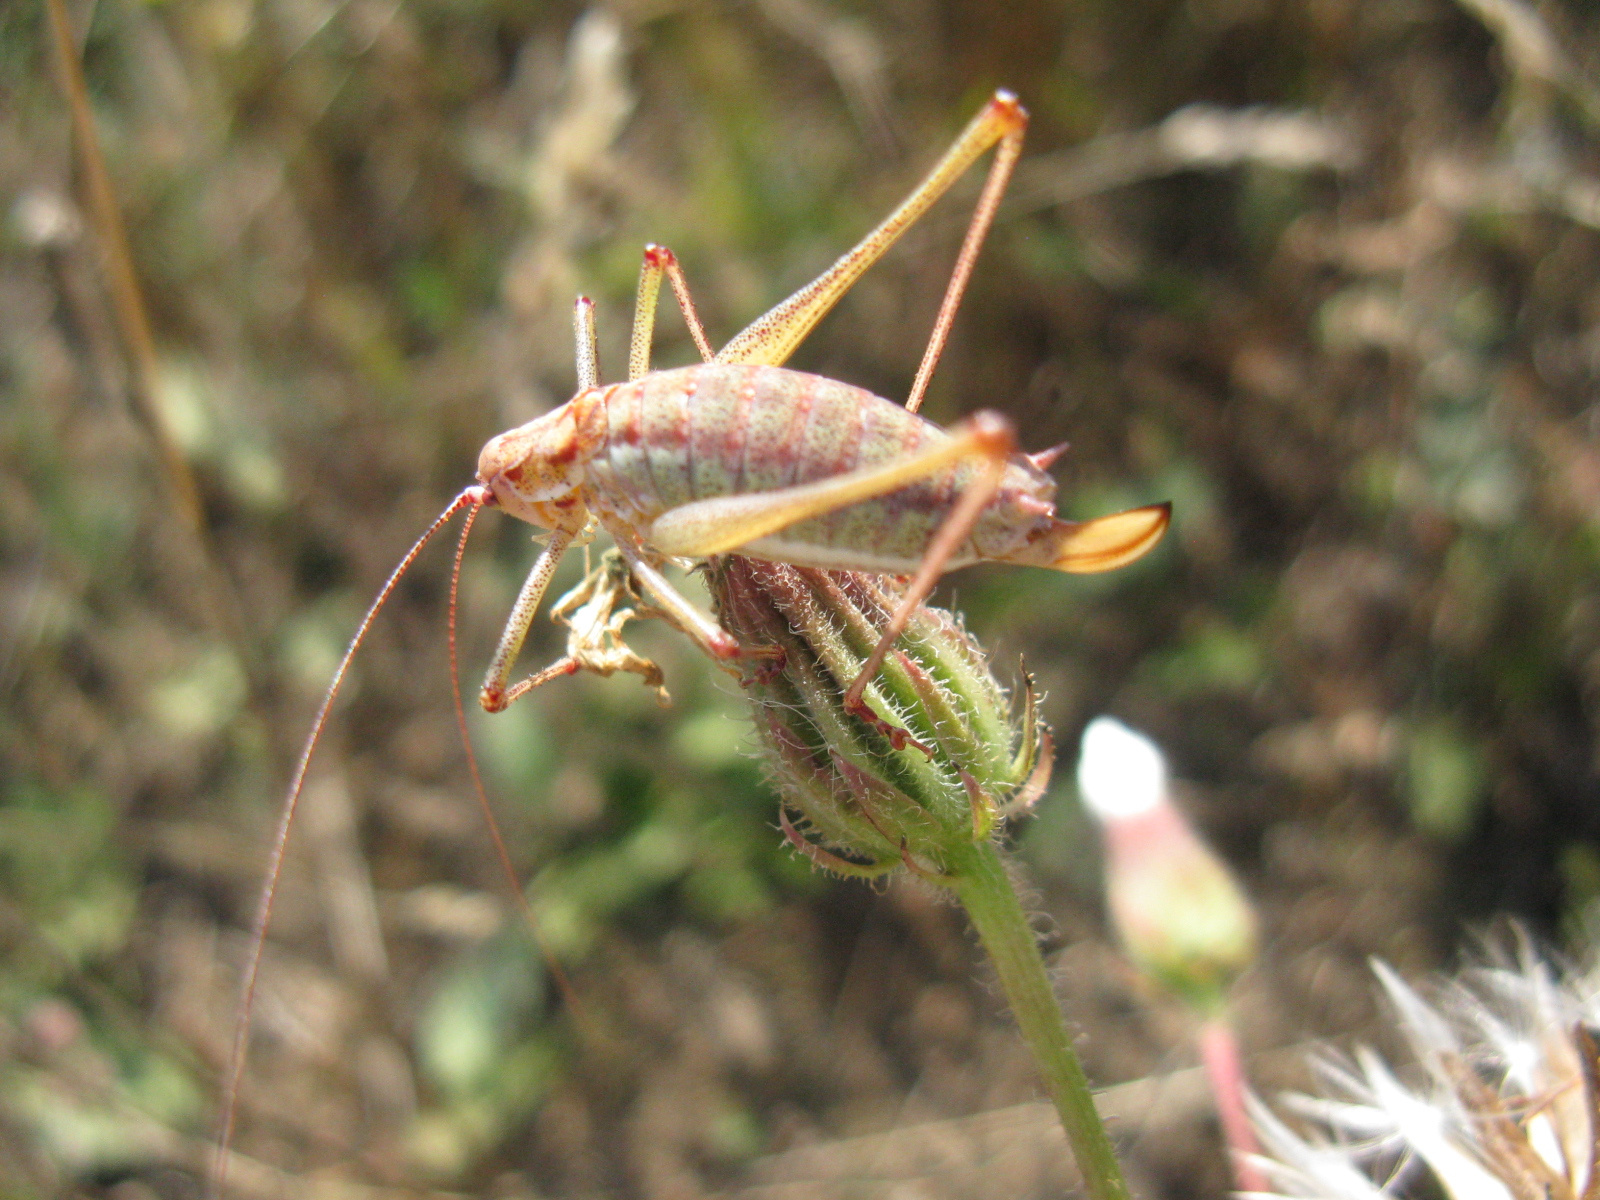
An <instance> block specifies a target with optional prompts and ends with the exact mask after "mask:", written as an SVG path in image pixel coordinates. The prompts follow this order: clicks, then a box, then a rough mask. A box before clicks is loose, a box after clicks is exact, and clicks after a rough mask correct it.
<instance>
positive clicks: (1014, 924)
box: [946, 841, 1129, 1200]
mask: <svg viewBox="0 0 1600 1200" xmlns="http://www.w3.org/2000/svg"><path fill="white" fill-rule="evenodd" d="M946 869H947V870H948V871H949V873H950V874H951V875H953V876H954V877H955V878H954V879H953V881H952V883H951V887H952V888H953V889H954V890H955V893H956V896H957V897H958V898H959V899H960V901H961V903H962V905H963V906H964V907H965V908H966V910H967V916H968V917H969V918H971V920H972V924H973V926H974V927H975V928H976V929H977V931H978V937H979V938H980V939H981V940H982V942H983V945H984V949H986V950H988V952H989V957H990V958H992V959H993V960H994V965H995V970H996V971H997V972H998V973H999V975H1000V984H1001V986H1002V987H1003V988H1005V992H1006V999H1007V1000H1009V1001H1010V1003H1011V1012H1012V1015H1013V1016H1014V1017H1015V1018H1016V1021H1017V1026H1018V1028H1019V1029H1020V1030H1021V1032H1022V1036H1023V1039H1024V1040H1025V1041H1026V1042H1027V1043H1028V1048H1029V1049H1030V1050H1032V1051H1033V1057H1034V1059H1035V1061H1036V1062H1037V1064H1038V1067H1039V1073H1040V1074H1041V1075H1042V1076H1043V1077H1044V1082H1045V1087H1046V1088H1048V1089H1049V1092H1050V1098H1051V1099H1052V1100H1054V1101H1055V1105H1056V1112H1057V1113H1059V1114H1060V1116H1061V1125H1062V1128H1064V1129H1065V1130H1066V1131H1067V1140H1068V1141H1069V1142H1070V1143H1071V1144H1072V1152H1073V1154H1074V1155H1075V1156H1076V1158H1077V1160H1078V1169H1079V1171H1081V1172H1082V1173H1083V1183H1084V1189H1085V1191H1087V1192H1088V1194H1089V1196H1090V1200H1129V1198H1128V1185H1127V1183H1126V1182H1125V1181H1124V1180H1123V1178H1122V1169H1121V1168H1120V1167H1119V1166H1118V1165H1117V1158H1116V1154H1115V1153H1114V1152H1113V1150H1112V1148H1111V1139H1110V1138H1109V1137H1107V1136H1106V1130H1105V1126H1104V1125H1103V1124H1102V1123H1101V1121H1100V1114H1099V1113H1098V1112H1097V1111H1096V1110H1095V1106H1094V1097H1093V1095H1091V1094H1090V1091H1089V1080H1088V1079H1087V1078H1086V1077H1085V1076H1084V1073H1083V1067H1082V1066H1081V1065H1080V1064H1079V1062H1078V1056H1077V1054H1076V1053H1075V1052H1074V1051H1073V1049H1072V1039H1071V1037H1070V1035H1069V1034H1068V1032H1067V1024H1066V1021H1065V1020H1064V1019H1063V1018H1062V1016H1061V1009H1060V1008H1059V1007H1058V1006H1057V1004H1056V998H1055V993H1054V991H1053V990H1052V989H1051V986H1050V976H1049V975H1048V974H1047V973H1046V971H1045V966H1044V959H1043V958H1042V957H1040V954H1039V946H1038V943H1037V942H1036V941H1035V939H1034V936H1033V929H1032V928H1031V927H1030V926H1029V924H1028V918H1027V915H1026V914H1025V913H1024V912H1023V911H1022V905H1021V903H1020V902H1019V901H1018V900H1017V893H1016V890H1015V889H1014V888H1013V887H1012V886H1011V880H1010V879H1009V878H1008V877H1007V875H1006V870H1005V864H1004V863H1003V862H1002V861H1001V858H1000V851H999V850H998V849H996V847H995V846H994V844H993V843H991V842H989V841H980V842H976V843H974V844H973V845H972V846H971V849H970V851H969V852H966V853H964V854H963V855H962V856H961V861H959V862H947V863H946Z"/></svg>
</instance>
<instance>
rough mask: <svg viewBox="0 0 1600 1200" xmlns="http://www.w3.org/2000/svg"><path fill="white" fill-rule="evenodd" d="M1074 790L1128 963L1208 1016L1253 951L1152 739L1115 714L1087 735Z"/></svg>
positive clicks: (1246, 923)
mask: <svg viewBox="0 0 1600 1200" xmlns="http://www.w3.org/2000/svg"><path fill="white" fill-rule="evenodd" d="M1078 790H1079V793H1080V794H1081V796H1082V798H1083V802H1084V806H1085V807H1086V808H1087V809H1088V810H1089V811H1090V812H1091V813H1092V814H1093V815H1094V816H1095V817H1096V818H1097V819H1098V820H1099V821H1100V826H1101V830H1102V832H1103V835H1104V839H1105V851H1106V863H1105V879H1106V904H1107V907H1108V909H1109V910H1110V915H1111V921H1112V924H1113V925H1114V926H1115V928H1116V931H1117V935H1118V937H1119V938H1120V939H1121V940H1122V944H1123V947H1124V949H1125V950H1126V951H1127V954H1128V957H1129V958H1130V959H1132V960H1133V962H1134V965H1135V966H1137V967H1138V968H1139V969H1140V970H1141V971H1143V972H1144V973H1145V974H1147V975H1149V976H1152V977H1153V978H1155V979H1157V980H1159V981H1160V982H1161V983H1162V984H1164V985H1166V986H1167V987H1169V988H1171V989H1173V990H1174V991H1176V992H1177V993H1179V994H1180V995H1182V996H1183V997H1184V998H1186V999H1187V1000H1188V1001H1189V1002H1190V1003H1192V1004H1194V1005H1196V1006H1197V1007H1198V1008H1200V1009H1202V1010H1204V1011H1206V1012H1215V1011H1217V1010H1218V1009H1219V1008H1220V1007H1221V1005H1222V1003H1223V1000H1224V998H1225V995H1226V993H1227V989H1228V987H1229V985H1230V984H1231V983H1232V982H1233V980H1234V979H1235V978H1236V977H1237V976H1238V975H1239V973H1240V972H1242V971H1243V970H1244V969H1245V968H1246V967H1248V966H1249V965H1250V963H1251V961H1252V960H1253V959H1254V958H1255V954H1256V918H1255V912H1254V910H1253V909H1252V907H1251V905H1250V902H1249V901H1248V900H1247V899H1246V898H1245V896H1244V893H1243V892H1242V891H1240V889H1239V885H1238V884H1237V883H1236V882H1235V881H1234V878H1233V876H1232V874H1231V873H1230V872H1229V871H1228V868H1227V867H1226V866H1225V865H1224V864H1223V862H1222V860H1221V859H1219V858H1218V857H1217V856H1216V854H1215V853H1213V852H1212V851H1211V849H1210V848H1209V847H1208V846H1206V844H1205V843H1204V842H1202V841H1201V840H1200V838H1199V837H1198V836H1197V835H1196V834H1195V832H1194V830H1193V829H1192V828H1191V827H1190V825H1189V822H1188V821H1187V820H1186V819H1185V817H1184V815H1183V814H1182V813H1181V812H1179V811H1178V809H1177V808H1176V807H1174V806H1173V804H1172V803H1171V799H1170V789H1169V787H1168V782H1167V767H1166V761H1165V759H1164V758H1163V757H1162V754H1161V751H1160V750H1159V749H1157V748H1156V746H1155V743H1153V742H1152V741H1150V739H1149V738H1147V737H1145V736H1144V735H1143V734H1140V733H1137V732H1135V731H1134V730H1132V729H1129V728H1128V727H1127V726H1126V725H1123V724H1122V723H1120V722H1118V721H1114V720H1112V719H1111V718H1110V717H1096V718H1095V719H1094V720H1093V721H1091V722H1090V723H1089V726H1088V728H1087V729H1085V730H1084V733H1083V747H1082V752H1081V755H1080V757H1079V760H1078Z"/></svg>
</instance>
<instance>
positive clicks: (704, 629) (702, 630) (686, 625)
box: [611, 530, 745, 660]
mask: <svg viewBox="0 0 1600 1200" xmlns="http://www.w3.org/2000/svg"><path fill="white" fill-rule="evenodd" d="M611 535H612V537H614V538H615V539H616V542H617V550H618V551H619V552H621V554H622V557H623V559H624V560H625V561H626V562H627V564H628V566H629V568H630V569H631V570H632V571H633V577H634V578H635V579H637V580H638V581H639V582H640V583H641V584H643V585H644V590H645V591H647V592H649V593H650V598H651V599H652V600H654V601H655V602H656V604H657V605H658V606H659V607H660V609H661V611H662V613H664V614H665V615H666V617H667V619H668V620H669V621H671V622H672V623H673V624H674V625H676V626H677V627H678V628H679V629H681V630H682V631H683V632H684V633H685V634H687V635H688V636H689V637H690V638H691V639H692V640H693V641H694V642H695V643H696V644H697V645H698V646H699V647H700V648H701V649H702V650H704V651H705V652H706V653H707V654H709V655H711V657H712V658H715V659H721V660H727V659H730V658H739V657H741V656H742V655H744V654H745V650H744V648H743V647H741V646H740V645H739V639H738V638H736V637H734V636H733V634H731V633H729V632H728V631H727V630H726V629H724V628H723V627H722V626H721V625H718V624H717V623H716V622H715V621H714V620H712V619H711V618H710V617H708V616H706V614H705V613H703V612H701V611H700V610H699V609H698V608H696V607H695V606H694V605H693V604H692V603H691V602H690V601H689V599H688V598H687V597H686V596H684V594H683V593H682V592H680V591H678V589H677V588H675V587H673V586H672V583H671V581H670V580H668V579H667V577H666V576H665V575H663V574H662V573H661V572H660V571H658V570H657V569H656V568H655V567H653V566H651V565H650V563H648V562H646V561H645V558H644V556H643V555H642V554H640V553H639V551H638V549H637V548H636V547H635V546H634V545H633V544H632V543H633V539H632V538H630V537H629V536H628V535H627V533H626V532H625V531H622V530H612V531H611Z"/></svg>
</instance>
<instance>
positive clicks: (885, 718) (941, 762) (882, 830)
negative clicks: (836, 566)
mask: <svg viewBox="0 0 1600 1200" xmlns="http://www.w3.org/2000/svg"><path fill="white" fill-rule="evenodd" d="M710 570H711V577H710V581H711V591H712V595H713V597H714V599H715V602H716V606H717V613H718V616H719V618H720V619H721V622H722V624H723V627H724V628H726V629H727V630H728V631H729V632H730V633H732V634H733V635H734V636H735V637H737V638H738V639H739V641H740V643H741V644H743V645H744V646H747V647H751V648H764V647H772V648H773V651H774V652H773V653H772V655H771V656H770V657H768V658H766V659H762V658H754V659H752V660H750V663H749V665H748V666H747V667H746V671H745V679H744V682H745V687H746V692H747V694H748V695H749V697H750V699H751V702H752V704H753V705H754V707H755V717H756V732H757V734H758V735H759V737H760V739H761V743H762V748H763V758H764V759H765V761H766V763H767V765H768V768H769V770H770V771H771V773H772V776H773V778H774V780H775V781H776V783H777V785H778V788H779V791H780V793H781V795H782V801H783V809H782V816H781V820H782V824H783V830H784V833H785V835H786V836H787V837H788V838H789V840H790V841H791V842H792V843H793V844H794V845H795V846H796V848H798V849H799V850H801V851H802V852H803V853H804V854H806V855H807V856H808V857H809V858H810V859H811V860H812V861H813V862H814V863H816V864H817V865H819V866H822V867H825V868H827V869H828V870H832V871H836V872H838V873H840V874H845V875H857V876H874V875H879V874H883V873H884V872H887V871H890V870H893V869H894V868H895V867H896V866H899V865H901V864H902V863H904V864H905V865H906V866H907V867H909V868H910V869H911V870H913V871H915V872H917V873H918V874H921V875H923V876H925V877H929V878H932V879H935V880H938V879H940V878H942V877H943V876H944V875H945V871H946V862H947V859H948V858H949V857H950V856H951V854H952V852H956V851H959V849H960V847H962V846H963V845H966V846H970V845H971V844H972V843H973V842H975V841H979V840H982V839H985V838H987V837H988V836H989V835H990V833H991V832H992V831H993V830H994V828H995V826H996V825H997V824H998V823H999V822H1000V821H1001V820H1002V819H1004V818H1005V817H1006V816H1008V815H1010V814H1012V813H1014V812H1017V811H1020V810H1024V809H1026V808H1028V807H1029V806H1031V805H1032V804H1033V803H1034V802H1035V801H1036V800H1037V799H1038V798H1039V796H1040V795H1041V794H1042V793H1043V791H1044V789H1045V786H1046V784H1047V783H1048V781H1049V774H1050V762H1051V754H1050V747H1049V735H1048V733H1047V732H1046V731H1045V729H1044V728H1043V726H1042V725H1041V724H1040V723H1039V719H1038V716H1037V714H1036V712H1035V709H1034V699H1033V691H1032V688H1031V686H1029V687H1028V688H1027V690H1026V691H1025V694H1024V701H1023V704H1022V705H1021V712H1020V713H1017V712H1015V711H1014V710H1013V705H1012V704H1011V702H1010V700H1009V698H1008V696H1007V695H1006V692H1005V689H1004V688H1002V687H1001V686H1000V684H999V683H998V682H996V680H995V678H994V676H993V675H992V674H991V673H990V671H989V666H988V663H987V662H986V660H985V658H984V655H983V652H982V651H981V650H980V649H979V648H978V646H977V644H976V643H975V642H974V641H973V640H972V638H971V637H970V636H968V634H967V632H966V631H965V630H964V629H963V628H962V627H961V624H960V622H959V621H957V620H956V618H954V617H953V616H951V615H950V614H949V613H946V612H943V611H942V610H939V609H935V608H928V607H926V606H924V607H921V608H919V609H918V610H917V611H916V613H915V614H914V615H913V617H912V619H911V623H910V625H909V626H908V627H907V628H906V631H905V632H904V634H902V635H901V636H900V638H899V639H897V641H896V643H895V646H894V649H893V651H892V652H891V653H890V654H889V656H888V658H887V659H886V660H885V662H884V664H883V668H882V670H880V671H879V673H878V676H877V678H876V679H874V680H873V682H872V683H871V684H870V685H869V686H868V687H867V690H866V695H865V700H866V702H867V704H868V705H869V706H870V707H871V709H872V711H873V713H874V714H875V715H876V716H877V718H878V720H877V721H870V720H866V719H863V718H861V717H859V716H857V715H855V714H852V713H851V712H850V711H848V710H847V708H846V706H845V702H844V697H845V691H846V689H848V688H849V686H850V684H851V683H852V681H854V679H855V677H856V675H857V673H858V672H859V671H860V669H861V666H862V664H863V663H864V662H865V661H866V658H867V656H868V654H870V653H871V651H872V648H873V646H874V645H875V644H876V642H877V640H878V636H879V631H880V630H881V629H882V628H883V627H884V625H885V623H886V622H887V620H888V618H889V614H890V611H891V610H892V609H893V607H894V600H895V598H894V597H893V596H892V595H890V594H889V593H887V592H886V591H885V590H884V586H883V585H884V579H883V577H881V576H876V575H867V574H862V573H860V572H856V571H823V570H815V569H811V568H806V567H794V566H789V565H786V564H783V563H770V562H762V561H758V560H755V559H749V558H744V557H742V556H739V555H730V556H727V557H724V558H720V559H717V560H714V561H713V563H712V565H711V569H710ZM900 731H904V733H903V734H902V733H901V732H900ZM905 735H909V740H907V737H906V736H905ZM796 815H797V816H798V817H799V818H800V821H799V823H798V824H797V823H796V821H795V819H794V818H795V816H796Z"/></svg>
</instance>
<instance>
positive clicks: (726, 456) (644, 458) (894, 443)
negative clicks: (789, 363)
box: [579, 363, 1054, 571]
mask: <svg viewBox="0 0 1600 1200" xmlns="http://www.w3.org/2000/svg"><path fill="white" fill-rule="evenodd" d="M579 425H580V428H581V429H582V431H583V432H582V434H581V436H580V439H579V440H580V442H581V443H583V444H584V445H586V446H587V447H589V448H590V449H591V453H590V456H588V457H586V461H585V483H586V487H585V491H586V493H587V494H586V499H587V500H588V503H589V504H590V506H591V508H593V509H594V510H595V511H596V512H598V513H599V514H600V515H601V516H602V517H606V516H609V517H613V518H615V519H618V520H620V521H622V522H624V523H626V524H628V525H630V526H632V527H633V528H635V529H637V530H638V531H639V532H640V533H641V535H644V536H646V537H648V532H647V531H648V529H649V525H650V522H652V521H653V520H655V518H656V517H658V516H660V515H661V514H662V513H664V512H666V511H667V510H668V509H671V508H676V507H677V506H679V505H681V504H686V503H688V502H689V501H691V500H703V499H708V498H711V497H715V496H729V495H739V494H744V493H750V492H761V491H771V490H773V489H776V488H782V487H788V486H790V485H792V484H797V483H809V482H811V481H813V480H818V479H826V478H829V477H832V476H838V475H843V474H846V473H848V472H850V471H854V470H857V469H859V468H861V467H866V466H872V465H876V464H879V463H886V462H891V461H895V460H897V459H902V458H905V457H906V456H908V455H911V454H914V453H916V452H917V451H918V450H920V449H924V448H926V447H929V446H931V445H933V444H934V443H936V442H938V441H942V440H944V439H945V438H947V437H948V436H949V435H948V434H946V433H945V432H944V431H943V430H942V429H940V428H939V427H938V426H937V425H934V424H932V423H931V422H929V421H925V420H923V419H922V418H921V417H918V416H917V415H916V414H914V413H909V412H907V411H906V410H905V409H904V408H902V407H901V406H899V405H897V404H894V403H892V402H890V401H888V400H884V399H881V398H880V397H877V396H874V395H872V393H870V392H867V391H863V390H862V389H860V388H856V387H851V386H850V385H848V384H844V383H839V382H837V381H835V380H831V379H826V378H824V377H822V376H820V375H810V374H806V373H804V372H800V371H789V370H785V369H783V368H781V367H753V366H743V365H728V364H720V363H713V364H705V365H701V366H693V367H683V368H680V369H678V370H672V371H661V372H657V373H655V374H652V375H647V376H645V377H644V378H643V379H641V380H638V381H636V382H634V383H626V384H619V385H617V386H615V387H612V388H607V389H605V390H604V391H602V392H599V393H595V394H594V401H593V406H592V407H591V408H590V409H589V411H588V412H587V413H585V414H584V415H582V416H580V417H579ZM981 469H982V468H981V466H980V465H979V464H976V463H970V464H969V463H959V464H955V465H952V466H949V467H947V468H945V469H943V470H941V471H938V472H936V473H935V474H934V475H932V476H930V477H929V478H928V479H926V480H923V481H920V482H918V483H915V484H912V485H909V486H907V487H904V488H901V489H899V490H898V491H895V492H891V493H889V494H887V495H885V496H881V497H878V498H876V499H872V500H865V501H861V502H859V503H857V504H852V505H849V506H848V507H846V508H843V509H840V510H838V511H837V512H833V513H827V514H824V515H823V516H820V517H815V518H812V519H809V520H806V521H801V522H798V523H796V524H795V525H792V526H790V527H789V528H787V529H784V530H782V531H780V532H779V533H778V534H775V535H773V536H772V537H769V538H765V539H763V540H762V541H760V542H756V543H753V544H752V545H751V546H749V547H747V548H746V552H748V553H750V554H753V555H756V556H758V557H769V558H779V559H782V560H783V561H786V562H800V563H810V564H812V565H817V566H839V567H846V566H848V567H855V568H859V569H864V570H879V571H908V570H911V569H912V568H913V567H914V566H915V564H916V562H917V561H918V560H919V559H920V558H921V556H922V552H923V550H924V549H925V548H926V546H927V543H928V540H929V538H931V537H932V535H933V532H934V530H936V529H937V528H938V525H939V522H940V520H941V519H942V518H943V516H944V514H945V513H946V512H947V511H948V509H949V507H950V505H951V504H952V503H954V501H955V500H956V498H957V497H959V496H960V495H961V493H962V492H963V491H964V490H965V489H966V487H968V486H969V485H970V484H971V483H972V482H973V481H975V480H976V479H977V477H978V475H979V472H980V471H981ZM1053 492H1054V484H1053V483H1052V482H1051V481H1050V479H1049V478H1048V476H1045V475H1044V474H1043V473H1042V472H1039V471H1036V470H1034V469H1033V468H1032V467H1031V466H1027V465H1025V464H1023V463H1021V462H1014V463H1013V464H1012V465H1011V466H1010V467H1008V468H1007V471H1006V476H1005V479H1004V481H1003V483H1002V485H1001V490H1000V493H999V494H998V495H997V496H996V497H995V499H994V501H993V502H992V503H991V504H990V505H989V506H988V508H987V509H985V511H984V514H983V516H982V517H981V518H980V520H979V523H978V526H977V528H976V529H975V530H974V531H973V536H972V539H971V545H970V546H969V547H967V548H966V550H965V552H964V553H962V554H959V555H958V556H957V563H959V562H961V561H970V560H971V559H974V558H997V557H1003V556H1004V555H1005V553H1006V551H1008V550H1009V549H1011V548H1012V547H1014V546H1015V545H1017V544H1020V543H1021V542H1022V541H1023V540H1024V539H1025V538H1026V536H1027V534H1028V532H1029V531H1030V530H1032V529H1034V528H1036V527H1037V526H1038V524H1039V523H1040V522H1041V521H1043V522H1045V523H1048V520H1049V515H1050V513H1051V505H1050V497H1051V495H1052V494H1053ZM953 565H955V564H953Z"/></svg>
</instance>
